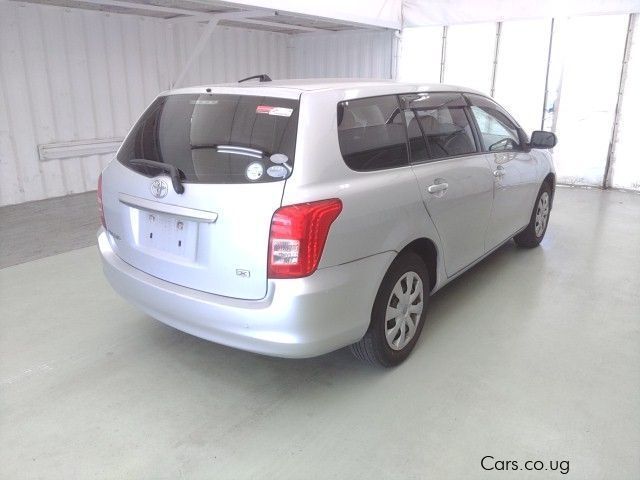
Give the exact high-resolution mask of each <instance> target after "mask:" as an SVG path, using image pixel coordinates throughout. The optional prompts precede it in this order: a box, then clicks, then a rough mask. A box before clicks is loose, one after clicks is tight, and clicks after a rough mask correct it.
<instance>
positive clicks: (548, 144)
mask: <svg viewBox="0 0 640 480" xmlns="http://www.w3.org/2000/svg"><path fill="white" fill-rule="evenodd" d="M556 143H558V137H556V134H555V133H553V132H545V131H543V130H536V131H535V132H533V133H532V134H531V141H530V142H529V147H531V148H553V147H555V146H556Z"/></svg>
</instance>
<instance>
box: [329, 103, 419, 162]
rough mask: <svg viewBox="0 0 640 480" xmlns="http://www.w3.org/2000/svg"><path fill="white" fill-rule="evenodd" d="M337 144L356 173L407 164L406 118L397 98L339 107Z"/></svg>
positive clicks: (345, 104) (341, 104) (340, 105)
mask: <svg viewBox="0 0 640 480" xmlns="http://www.w3.org/2000/svg"><path fill="white" fill-rule="evenodd" d="M338 140H339V143H340V152H341V153H342V157H343V158H344V161H345V163H346V164H347V165H348V166H349V168H352V169H353V170H358V171H369V170H381V169H384V168H393V167H399V166H402V165H407V164H408V159H407V139H406V133H405V126H404V118H403V115H402V111H401V110H400V109H399V106H398V101H397V98H396V97H395V95H390V96H386V97H375V98H363V99H357V100H349V101H347V102H342V103H340V104H339V105H338Z"/></svg>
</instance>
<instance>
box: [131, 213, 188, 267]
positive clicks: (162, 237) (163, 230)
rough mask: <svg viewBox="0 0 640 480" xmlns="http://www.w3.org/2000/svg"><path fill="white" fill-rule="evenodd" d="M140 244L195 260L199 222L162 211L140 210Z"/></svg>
mask: <svg viewBox="0 0 640 480" xmlns="http://www.w3.org/2000/svg"><path fill="white" fill-rule="evenodd" d="M139 218H140V223H139V225H140V236H139V241H140V245H141V246H142V247H144V248H147V249H151V250H156V251H159V252H163V253H169V254H171V255H175V256H178V257H183V258H186V259H189V260H195V257H196V244H197V238H198V223H197V222H194V221H190V220H186V219H184V218H180V217H173V216H171V215H166V214H162V213H151V212H146V211H140V216H139Z"/></svg>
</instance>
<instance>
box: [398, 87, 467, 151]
mask: <svg viewBox="0 0 640 480" xmlns="http://www.w3.org/2000/svg"><path fill="white" fill-rule="evenodd" d="M403 102H404V106H405V107H406V108H408V109H410V110H411V111H413V114H414V117H412V118H411V119H410V120H409V122H408V124H407V130H408V132H409V137H410V138H409V139H410V144H412V153H413V142H412V140H411V132H412V131H415V128H419V129H420V131H421V133H422V135H423V136H424V139H425V141H426V143H427V150H428V152H429V157H430V158H431V159H438V158H446V157H454V156H458V155H466V154H468V153H473V152H476V151H477V150H476V145H475V141H474V139H473V133H472V131H471V126H470V125H469V119H468V118H467V114H466V113H465V108H466V106H467V104H466V102H465V100H464V98H462V95H460V94H459V93H421V94H416V95H406V96H404V97H403ZM411 161H412V162H415V161H420V160H419V159H416V158H414V156H413V155H412V160H411Z"/></svg>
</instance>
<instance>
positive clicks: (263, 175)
mask: <svg viewBox="0 0 640 480" xmlns="http://www.w3.org/2000/svg"><path fill="white" fill-rule="evenodd" d="M297 125H298V101H297V100H289V99H283V98H271V97H256V96H244V95H210V94H207V95H199V94H183V95H169V96H166V97H160V98H158V99H156V101H155V102H154V103H153V104H152V105H151V106H150V107H149V108H148V109H147V111H146V112H145V113H144V114H143V116H142V118H141V119H140V120H139V121H138V123H137V124H136V125H135V127H134V128H133V130H132V131H131V133H130V134H129V135H128V137H127V138H126V139H125V141H124V143H123V145H122V147H121V149H120V150H119V152H118V156H117V158H118V160H119V161H120V162H122V163H123V164H125V165H127V166H128V167H129V168H132V169H134V170H136V171H138V172H140V173H142V174H145V175H149V176H152V175H158V174H159V173H161V170H159V169H154V168H152V167H143V166H138V165H133V164H131V163H130V161H131V160H132V159H147V160H154V161H156V162H161V163H167V164H171V165H174V166H176V167H178V168H179V169H180V170H181V171H182V172H183V173H184V177H185V180H186V181H187V182H198V183H253V182H268V181H276V180H281V179H282V178H283V174H282V172H283V171H284V170H282V169H281V168H276V169H275V170H273V169H272V170H271V171H272V172H274V171H275V172H278V171H279V172H280V173H279V174H278V175H275V176H273V175H269V174H268V173H267V172H268V171H269V170H268V169H269V167H273V166H276V163H273V162H271V160H270V156H271V155H273V154H276V153H278V154H283V155H285V156H286V157H287V159H288V160H287V162H286V164H285V168H286V171H287V174H288V173H290V172H291V168H292V167H293V161H294V153H295V142H296V132H297ZM256 163H257V164H258V165H255V164H256ZM285 176H286V175H285Z"/></svg>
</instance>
